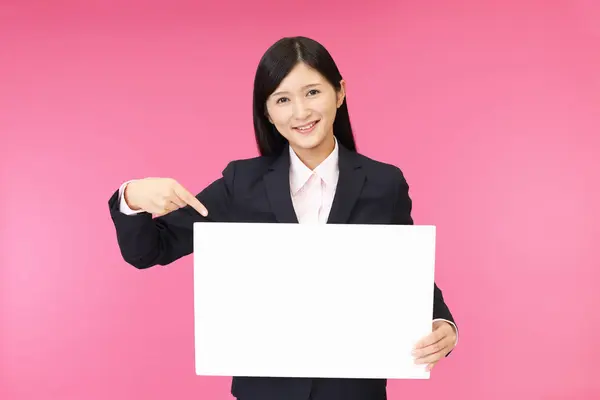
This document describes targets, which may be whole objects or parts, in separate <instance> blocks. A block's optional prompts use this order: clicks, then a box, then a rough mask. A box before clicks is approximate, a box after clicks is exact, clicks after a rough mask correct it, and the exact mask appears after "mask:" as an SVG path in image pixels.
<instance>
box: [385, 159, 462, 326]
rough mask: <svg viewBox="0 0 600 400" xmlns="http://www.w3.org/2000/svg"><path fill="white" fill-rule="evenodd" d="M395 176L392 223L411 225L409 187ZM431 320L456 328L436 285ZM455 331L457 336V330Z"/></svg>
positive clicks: (400, 176) (399, 176)
mask: <svg viewBox="0 0 600 400" xmlns="http://www.w3.org/2000/svg"><path fill="white" fill-rule="evenodd" d="M397 174H398V175H397V178H396V179H397V181H396V188H397V190H396V202H395V208H394V217H393V218H394V221H393V223H394V224H399V225H413V224H414V222H413V218H412V216H411V211H412V200H411V198H410V196H409V193H408V191H409V186H408V183H407V182H406V179H405V178H404V175H403V173H402V171H400V170H399V169H398V170H397ZM433 319H434V320H435V319H443V320H446V321H449V322H451V323H452V324H453V325H454V327H455V328H456V322H455V321H454V318H453V316H452V313H451V312H450V309H449V307H448V305H447V304H446V302H445V301H444V296H443V294H442V291H441V289H440V288H439V287H438V285H437V284H436V283H434V284H433ZM456 329H457V334H458V328H456Z"/></svg>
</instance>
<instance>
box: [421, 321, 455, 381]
mask: <svg viewBox="0 0 600 400" xmlns="http://www.w3.org/2000/svg"><path fill="white" fill-rule="evenodd" d="M454 346H456V332H455V330H454V327H453V326H452V324H450V323H448V322H446V321H434V322H433V332H431V333H430V334H429V335H427V336H426V337H424V338H423V339H421V340H420V341H419V342H418V343H417V345H416V346H415V349H414V350H413V353H412V354H413V356H414V357H415V363H416V364H428V365H427V368H426V370H427V371H431V369H432V368H433V367H434V366H435V365H436V364H437V363H438V361H440V360H441V359H442V358H444V357H446V355H447V354H448V353H450V351H452V349H454Z"/></svg>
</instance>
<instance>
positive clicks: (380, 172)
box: [356, 153, 404, 180]
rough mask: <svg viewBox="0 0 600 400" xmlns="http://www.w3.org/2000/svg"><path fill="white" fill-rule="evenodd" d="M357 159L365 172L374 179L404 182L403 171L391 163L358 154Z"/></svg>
mask: <svg viewBox="0 0 600 400" xmlns="http://www.w3.org/2000/svg"><path fill="white" fill-rule="evenodd" d="M356 157H357V159H358V160H359V162H360V164H361V165H362V167H363V168H364V170H365V172H366V173H367V174H368V175H371V176H373V177H374V178H377V177H378V178H380V179H400V180H404V172H403V171H402V169H401V168H400V167H399V166H397V165H395V164H392V163H391V162H385V161H380V160H376V159H374V158H371V157H369V156H366V155H364V154H361V153H356Z"/></svg>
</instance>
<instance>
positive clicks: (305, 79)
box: [275, 63, 326, 92]
mask: <svg viewBox="0 0 600 400" xmlns="http://www.w3.org/2000/svg"><path fill="white" fill-rule="evenodd" d="M325 82H326V80H325V78H324V77H323V76H322V75H321V74H320V73H319V72H318V71H316V70H315V69H312V68H310V67H309V66H307V65H306V64H304V63H299V64H298V65H296V66H295V67H294V68H293V69H292V70H291V71H290V73H289V74H288V75H287V76H286V77H285V78H284V79H283V80H282V81H281V83H280V84H279V87H277V89H276V90H275V91H276V92H278V91H295V90H299V89H301V88H302V87H304V86H306V85H312V84H319V83H325Z"/></svg>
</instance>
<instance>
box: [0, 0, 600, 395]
mask: <svg viewBox="0 0 600 400" xmlns="http://www.w3.org/2000/svg"><path fill="white" fill-rule="evenodd" d="M155 3H156V4H153V3H152V2H147V1H145V2H141V1H140V2H131V1H130V2H103V1H85V2H84V1H79V2H78V1H74V0H73V1H53V2H44V1H37V2H32V1H17V0H15V1H13V2H8V1H6V0H4V1H2V2H0V59H1V60H2V61H1V62H0V135H1V142H0V143H1V145H0V152H1V157H0V163H1V168H0V173H1V175H0V178H1V180H0V203H1V206H0V220H1V221H2V222H1V231H0V235H1V236H0V243H1V246H2V249H1V251H0V257H1V258H0V265H1V276H0V278H1V279H0V284H1V286H0V289H1V290H0V296H1V297H0V300H1V303H0V304H1V307H0V312H1V314H0V327H1V329H0V350H1V353H0V368H1V369H0V379H1V381H0V388H1V390H0V398H1V399H7V400H21V399H34V398H35V399H42V398H43V399H85V400H95V399H109V398H110V399H145V400H152V399H166V398H177V399H211V400H212V399H214V400H224V399H229V398H230V395H229V385H230V378H206V377H198V376H195V375H194V366H193V365H194V353H193V310H192V307H193V302H192V296H193V293H192V289H193V288H192V258H191V257H189V258H185V259H183V260H180V261H178V262H176V263H175V264H173V265H171V266H169V267H165V268H160V267H159V268H154V269H152V270H146V271H138V270H135V269H133V268H132V267H130V266H128V265H127V264H126V263H125V262H124V261H122V259H121V258H120V255H119V250H118V248H117V243H116V239H115V233H114V228H113V226H112V224H111V221H110V218H109V214H108V209H107V200H108V198H109V196H110V195H111V193H112V192H113V190H115V189H116V188H117V187H118V185H119V184H120V183H121V182H122V181H123V180H126V179H130V178H136V177H145V176H168V177H174V178H176V179H178V180H179V181H180V182H182V183H183V184H184V185H185V186H187V187H188V188H190V189H191V190H193V191H194V192H197V191H199V190H201V189H202V188H203V187H204V186H205V185H206V184H207V183H209V182H210V181H211V180H213V179H214V178H216V177H218V176H219V174H220V171H221V170H222V168H223V167H224V166H225V164H226V163H227V161H228V160H230V159H234V158H240V157H251V156H254V155H255V154H256V152H255V147H254V142H253V136H252V125H251V122H252V121H251V90H252V79H253V74H254V69H255V67H256V65H257V63H258V60H259V58H260V56H261V55H262V53H263V51H264V50H265V49H266V48H267V47H268V46H269V45H270V44H271V43H272V42H273V41H275V40H277V39H278V38H279V37H281V36H284V35H297V34H301V35H306V36H310V37H313V38H315V39H317V40H319V41H321V42H322V43H323V44H324V45H325V46H327V47H328V48H329V50H330V51H331V52H332V53H333V55H334V57H335V59H336V60H337V62H338V63H339V66H340V68H341V70H342V71H343V75H344V76H345V78H346V79H347V81H348V102H349V106H350V112H351V117H352V121H353V123H354V126H355V129H356V134H357V140H358V144H359V146H360V150H361V151H362V152H363V153H365V154H367V155H369V156H371V157H374V158H376V159H380V160H382V161H387V162H392V163H395V164H397V165H398V166H400V167H401V168H402V169H403V170H404V172H405V174H406V176H407V178H408V180H409V183H410V184H411V195H412V197H413V199H414V205H415V208H414V217H415V220H416V222H417V223H422V224H436V225H437V226H438V232H439V239H438V242H439V250H438V264H437V265H438V266H437V268H438V269H437V280H438V283H439V284H440V286H441V287H442V288H443V290H444V293H445V295H446V298H447V301H448V302H449V303H450V306H451V307H452V310H453V312H454V315H455V316H456V318H457V321H458V324H459V326H460V329H461V333H460V334H461V339H460V343H459V346H458V348H457V349H456V351H455V352H454V353H453V355H452V356H451V357H450V358H448V359H446V360H444V361H443V362H442V363H440V364H439V365H438V366H437V367H436V369H435V370H434V371H433V373H432V379H431V380H429V381H393V382H390V384H389V393H390V399H400V398H420V399H442V398H445V399H461V400H464V399H477V400H481V399H486V400H494V399H528V400H531V399H597V398H600V383H599V382H600V381H599V380H598V373H599V372H600V367H599V364H598V359H599V358H600V346H599V345H598V339H597V337H598V330H599V329H600V315H599V313H598V305H599V304H600V295H599V293H600V292H599V290H598V288H597V282H598V279H599V278H600V269H599V267H600V262H599V261H598V242H599V240H600V228H599V227H600V211H599V205H600V190H599V183H600V161H599V159H600V111H599V110H600V73H599V72H600V4H599V3H598V2H596V1H594V0H588V1H574V0H571V1H553V2H543V1H526V2H523V1H503V2H480V1H466V0H462V1H454V2H447V1H441V0H440V1H421V0H420V1H403V2H398V1H373V2H371V4H370V5H368V6H367V5H366V4H363V5H351V4H350V3H349V2H342V1H336V2H333V1H322V0H321V1H304V2H299V3H285V4H283V3H281V2H268V1H266V0H260V1H254V2H252V3H251V4H250V2H244V1H239V2H236V3H233V2H231V1H218V2H192V1H190V2H187V3H183V2H172V1H171V2H166V3H164V4H158V2H155ZM483 3H486V4H485V5H484V4H483ZM450 4H452V5H450Z"/></svg>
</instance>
